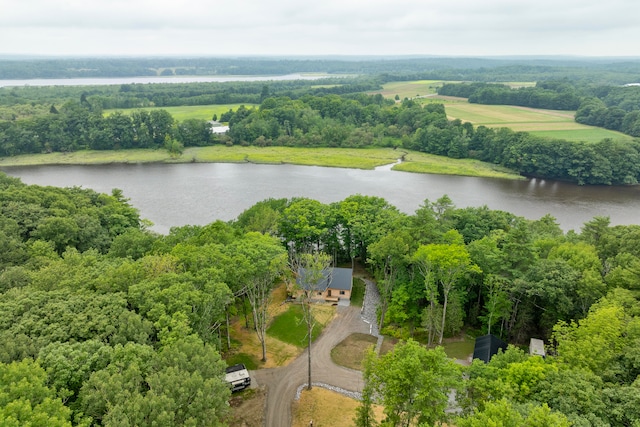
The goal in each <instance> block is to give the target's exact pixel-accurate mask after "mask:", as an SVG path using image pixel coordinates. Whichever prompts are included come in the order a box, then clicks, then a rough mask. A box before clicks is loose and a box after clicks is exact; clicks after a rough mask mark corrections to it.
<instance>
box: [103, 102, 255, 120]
mask: <svg viewBox="0 0 640 427" xmlns="http://www.w3.org/2000/svg"><path fill="white" fill-rule="evenodd" d="M240 105H244V106H245V107H247V108H249V107H255V106H256V105H255V104H217V105H187V106H181V107H146V108H128V109H112V110H105V111H104V113H105V114H106V115H109V114H113V113H114V112H116V111H120V112H122V113H124V114H131V113H132V112H134V111H141V110H142V111H151V110H166V111H168V112H169V114H171V115H172V116H173V118H174V119H176V120H177V121H179V122H181V121H183V120H187V119H202V120H211V118H212V117H213V115H214V114H215V115H217V116H218V117H220V115H221V114H222V113H226V112H227V111H229V110H234V111H235V110H237V109H238V107H240Z"/></svg>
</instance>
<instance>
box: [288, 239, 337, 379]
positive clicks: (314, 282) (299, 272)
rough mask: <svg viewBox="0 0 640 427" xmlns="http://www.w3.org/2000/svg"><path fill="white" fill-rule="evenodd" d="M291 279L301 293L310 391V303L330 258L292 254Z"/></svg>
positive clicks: (323, 254)
mask: <svg viewBox="0 0 640 427" xmlns="http://www.w3.org/2000/svg"><path fill="white" fill-rule="evenodd" d="M289 261H290V263H291V270H292V273H293V277H296V282H297V284H298V287H299V288H300V290H301V291H302V312H303V317H304V322H305V323H306V325H307V339H308V340H309V346H308V348H307V356H308V373H309V378H308V383H307V389H308V390H311V340H312V335H311V332H312V330H313V323H314V320H313V315H312V313H311V301H312V300H313V298H314V297H315V295H316V294H317V292H318V289H319V287H320V286H321V285H322V282H324V281H326V280H327V278H328V277H329V273H330V268H331V267H330V265H331V257H330V256H329V255H327V254H325V253H322V252H319V251H314V252H305V253H298V254H293V255H292V256H290V258H289Z"/></svg>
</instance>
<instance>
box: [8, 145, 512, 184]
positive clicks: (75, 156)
mask: <svg viewBox="0 0 640 427" xmlns="http://www.w3.org/2000/svg"><path fill="white" fill-rule="evenodd" d="M402 155H405V162H404V163H401V164H397V165H395V166H394V167H393V169H394V170H398V171H405V172H416V173H434V174H447V175H466V176H479V177H491V178H508V179H522V178H521V177H520V176H519V175H517V174H516V173H514V172H512V171H509V170H508V169H504V168H500V167H498V166H496V165H492V164H490V163H483V162H480V161H477V160H471V159H450V158H448V157H442V156H434V155H430V154H424V153H419V152H416V151H404V150H402V151H401V150H394V149H392V148H360V149H357V148H353V149H350V148H301V147H242V146H232V147H227V146H223V145H215V146H211V147H191V148H188V149H186V150H184V152H183V153H182V155H181V156H179V157H177V158H173V157H171V156H170V155H169V153H168V152H167V151H166V150H163V149H158V150H117V151H94V150H82V151H76V152H72V153H50V154H32V155H25V156H15V157H5V158H0V166H4V167H10V166H40V165H65V164H67V165H72V164H73V165H77V164H80V165H94V164H110V163H244V162H249V163H263V164H295V165H303V166H325V167H341V168H354V169H374V168H375V167H378V166H382V165H389V164H392V163H395V162H396V161H397V159H398V157H401V156H402Z"/></svg>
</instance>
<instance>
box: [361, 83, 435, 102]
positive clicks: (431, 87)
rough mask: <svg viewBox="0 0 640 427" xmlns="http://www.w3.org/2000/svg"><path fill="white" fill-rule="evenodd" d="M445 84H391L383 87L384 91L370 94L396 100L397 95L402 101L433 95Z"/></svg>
mask: <svg viewBox="0 0 640 427" xmlns="http://www.w3.org/2000/svg"><path fill="white" fill-rule="evenodd" d="M443 83H444V82H443V81H441V80H415V81H410V82H390V83H385V84H384V85H382V90H378V91H372V92H368V93H369V94H371V95H375V94H377V93H380V94H382V96H384V97H385V98H391V99H393V98H395V96H396V95H398V96H399V97H400V99H405V98H409V99H411V98H415V97H419V96H426V95H433V94H435V93H436V88H438V87H439V86H442V84H443Z"/></svg>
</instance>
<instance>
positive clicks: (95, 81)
mask: <svg viewBox="0 0 640 427" xmlns="http://www.w3.org/2000/svg"><path fill="white" fill-rule="evenodd" d="M326 77H340V76H339V75H334V76H330V75H328V74H327V75H323V74H286V75H282V76H170V77H154V76H144V77H93V78H82V79H26V80H0V87H5V86H93V85H121V84H132V83H138V84H145V83H203V82H259V81H270V80H274V81H275V80H318V79H323V78H326Z"/></svg>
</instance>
